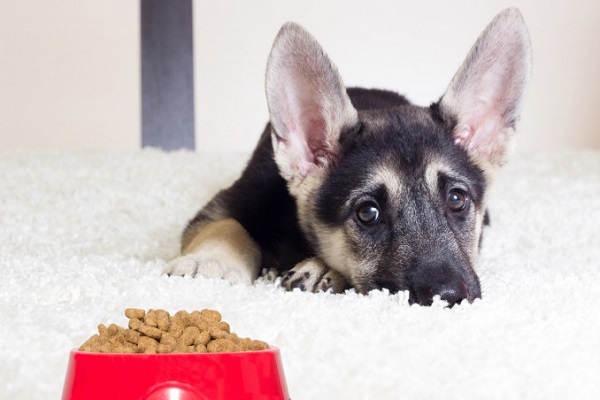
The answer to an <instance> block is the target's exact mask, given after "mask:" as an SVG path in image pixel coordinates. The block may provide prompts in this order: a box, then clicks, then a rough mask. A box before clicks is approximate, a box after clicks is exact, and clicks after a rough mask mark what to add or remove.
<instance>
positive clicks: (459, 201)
mask: <svg viewBox="0 0 600 400" xmlns="http://www.w3.org/2000/svg"><path fill="white" fill-rule="evenodd" d="M446 201H447V204H448V208H449V209H450V210H452V211H454V212H460V211H463V210H464V209H466V208H467V205H468V204H469V197H468V196H467V193H465V192H464V191H463V190H461V189H451V190H450V191H449V192H448V198H447V199H446Z"/></svg>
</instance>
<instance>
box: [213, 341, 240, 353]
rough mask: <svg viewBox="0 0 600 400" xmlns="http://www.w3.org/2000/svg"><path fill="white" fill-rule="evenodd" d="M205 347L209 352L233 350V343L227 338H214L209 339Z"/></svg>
mask: <svg viewBox="0 0 600 400" xmlns="http://www.w3.org/2000/svg"><path fill="white" fill-rule="evenodd" d="M206 348H207V349H208V351H209V353H224V352H231V351H235V348H236V346H235V343H233V342H232V341H231V340H227V339H215V340H213V341H211V342H210V343H209V344H208V345H207V346H206Z"/></svg>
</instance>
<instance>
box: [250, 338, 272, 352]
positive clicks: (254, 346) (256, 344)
mask: <svg viewBox="0 0 600 400" xmlns="http://www.w3.org/2000/svg"><path fill="white" fill-rule="evenodd" d="M268 348H269V345H268V344H267V343H265V342H263V341H261V340H250V341H249V342H247V343H246V344H245V346H244V350H248V351H257V350H267V349H268Z"/></svg>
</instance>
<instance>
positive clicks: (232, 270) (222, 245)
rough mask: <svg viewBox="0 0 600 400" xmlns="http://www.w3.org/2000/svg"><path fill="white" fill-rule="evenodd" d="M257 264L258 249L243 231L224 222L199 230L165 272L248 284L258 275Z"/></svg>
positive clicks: (234, 223)
mask: <svg viewBox="0 0 600 400" xmlns="http://www.w3.org/2000/svg"><path fill="white" fill-rule="evenodd" d="M192 235H193V233H192ZM190 236H191V235H190ZM260 263H261V251H260V247H259V246H258V245H257V244H256V242H255V241H254V240H253V239H252V238H251V237H250V235H249V234H248V232H247V231H246V229H244V227H243V226H242V225H241V224H240V223H239V222H237V221H236V220H234V219H223V220H219V221H214V222H210V223H208V224H206V225H204V226H202V227H201V228H199V229H198V230H197V231H196V233H195V236H192V237H190V238H189V241H188V243H187V244H185V245H184V249H183V255H182V256H181V257H178V258H176V259H175V260H173V261H171V263H169V265H168V266H167V268H166V271H165V272H166V273H167V274H170V275H192V276H196V275H201V276H204V277H206V278H223V279H227V280H229V281H230V282H232V283H241V282H244V283H248V284H249V283H252V281H253V280H254V279H255V278H256V276H257V275H258V271H259V268H260Z"/></svg>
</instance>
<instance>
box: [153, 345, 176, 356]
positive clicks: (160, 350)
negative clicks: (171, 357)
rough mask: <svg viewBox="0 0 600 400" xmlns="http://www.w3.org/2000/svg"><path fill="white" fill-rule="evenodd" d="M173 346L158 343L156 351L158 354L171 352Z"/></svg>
mask: <svg viewBox="0 0 600 400" xmlns="http://www.w3.org/2000/svg"><path fill="white" fill-rule="evenodd" d="M174 348H175V346H171V345H168V344H159V345H158V348H157V351H158V353H159V354H165V353H172V352H173V349H174Z"/></svg>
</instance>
